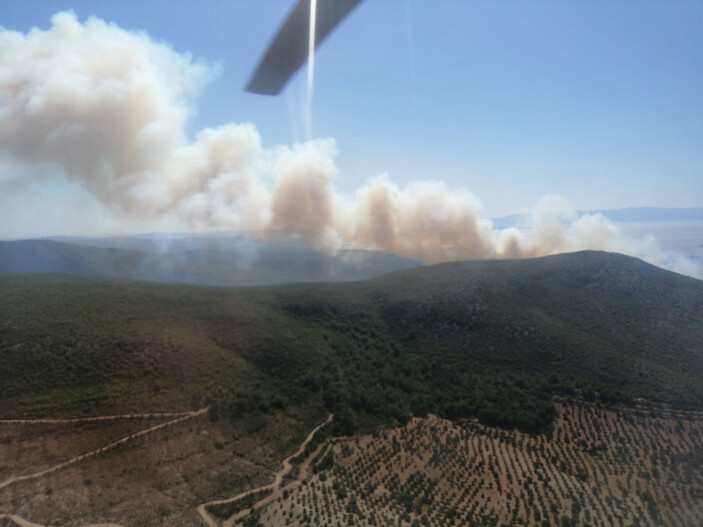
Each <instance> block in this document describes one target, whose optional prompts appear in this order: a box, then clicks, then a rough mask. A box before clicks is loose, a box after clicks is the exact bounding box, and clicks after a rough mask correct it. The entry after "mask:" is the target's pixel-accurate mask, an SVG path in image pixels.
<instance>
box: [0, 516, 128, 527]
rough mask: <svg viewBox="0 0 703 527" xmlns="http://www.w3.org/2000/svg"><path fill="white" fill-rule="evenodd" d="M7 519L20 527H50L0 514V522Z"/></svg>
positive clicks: (110, 526) (107, 526) (103, 526)
mask: <svg viewBox="0 0 703 527" xmlns="http://www.w3.org/2000/svg"><path fill="white" fill-rule="evenodd" d="M2 519H6V520H10V521H11V522H12V523H14V524H15V525H19V526H20V527H50V526H48V525H42V524H41V523H34V522H30V521H28V520H25V519H24V518H22V517H21V516H17V515H16V514H0V520H2ZM84 527H122V526H121V525H117V524H116V523H93V524H91V525H86V526H84Z"/></svg>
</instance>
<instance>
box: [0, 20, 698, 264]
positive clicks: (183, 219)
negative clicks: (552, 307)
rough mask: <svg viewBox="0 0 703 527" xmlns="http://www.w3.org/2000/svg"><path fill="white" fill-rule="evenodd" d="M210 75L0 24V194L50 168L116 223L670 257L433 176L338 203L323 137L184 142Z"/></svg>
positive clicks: (106, 41) (207, 69)
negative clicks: (506, 225) (490, 207)
mask: <svg viewBox="0 0 703 527" xmlns="http://www.w3.org/2000/svg"><path fill="white" fill-rule="evenodd" d="M216 73H217V67H216V66H212V65H208V64H205V63H202V62H199V61H197V60H194V59H193V58H192V57H191V56H190V55H187V54H179V53H177V52H176V51H174V50H173V49H171V48H170V47H169V46H167V45H165V44H163V43H158V42H154V41H153V40H152V39H151V38H150V37H149V36H148V35H146V34H144V33H139V32H132V31H126V30H124V29H122V28H120V27H118V26H116V25H114V24H110V23H107V22H104V21H102V20H100V19H97V18H89V19H88V20H87V21H85V22H84V23H82V22H80V21H79V20H78V19H77V18H76V16H75V14H73V13H72V12H63V13H59V14H57V15H55V16H54V17H53V18H52V25H51V27H50V28H49V29H48V30H40V29H32V30H30V31H29V32H27V33H19V32H14V31H9V30H3V29H0V169H1V170H0V172H1V174H0V189H1V190H2V194H3V196H4V199H5V201H7V200H10V199H11V197H12V196H13V195H15V194H16V193H18V192H23V191H24V192H26V191H27V189H31V188H34V189H36V188H37V186H38V184H43V185H48V184H49V183H50V180H51V178H55V177H56V174H57V173H58V174H59V176H60V177H61V178H63V179H64V180H68V181H70V182H72V184H73V185H75V186H77V187H78V188H79V189H80V191H81V192H83V193H87V194H88V195H90V196H93V197H94V198H95V199H96V200H97V202H99V203H100V204H101V206H102V207H103V208H104V210H105V211H106V215H107V216H109V217H112V218H114V219H115V223H122V224H123V226H124V225H126V226H127V228H129V227H132V228H134V227H135V226H142V228H152V229H153V228H155V227H154V226H161V227H164V226H168V227H169V228H172V229H179V230H188V231H198V230H246V231H259V232H262V231H267V230H282V231H296V232H300V233H303V234H304V235H305V236H306V239H308V240H309V241H310V243H311V244H312V245H313V246H314V247H316V248H318V249H321V250H325V251H326V252H328V253H334V252H335V251H337V250H338V249H339V248H340V247H342V246H349V247H364V248H373V249H379V250H383V251H390V252H394V253H398V254H401V255H403V256H408V257H413V258H419V259H422V260H424V261H429V262H436V261H445V260H454V259H476V258H517V257H526V256H540V255H547V254H553V253H558V252H564V251H573V250H579V249H604V250H611V251H619V252H626V253H629V254H634V255H637V256H641V257H645V258H646V259H648V260H650V261H652V262H653V263H657V264H659V265H663V264H666V263H667V262H665V260H664V256H663V255H662V254H661V252H659V251H658V250H657V249H656V247H655V246H654V245H653V244H652V243H651V242H646V243H642V244H640V245H638V246H633V245H632V244H630V243H629V242H626V241H625V240H624V239H623V237H622V236H621V234H620V233H619V231H618V229H617V228H616V226H615V225H613V224H612V223H610V222H609V221H608V220H607V219H606V218H604V217H603V216H600V215H585V216H580V217H579V216H578V215H577V214H576V212H575V211H574V210H573V209H572V208H571V207H570V206H569V205H568V204H567V203H565V202H564V201H563V200H560V199H558V198H545V199H544V200H542V201H541V202H540V203H539V204H538V205H537V207H536V209H535V211H534V212H535V213H534V216H533V218H534V220H533V224H532V225H530V226H529V228H527V229H516V228H511V229H495V228H494V227H493V224H492V222H491V221H490V220H487V219H482V218H481V215H480V213H481V205H480V202H479V201H478V199H477V198H476V197H475V196H474V195H473V194H471V193H470V192H468V191H466V190H464V189H460V188H459V189H457V188H447V187H446V186H445V185H444V184H442V183H440V182H437V181H422V182H414V183H411V184H409V185H407V186H405V187H403V188H401V187H399V186H398V185H396V184H394V183H393V182H392V181H391V179H390V178H389V177H388V176H386V175H379V176H376V177H373V178H371V179H369V181H368V182H367V183H366V184H365V185H364V186H363V187H362V188H361V189H360V190H359V191H358V192H357V193H356V196H354V197H353V198H344V197H343V196H341V195H340V194H339V193H338V192H336V190H335V187H334V180H335V177H336V176H337V168H336V165H335V155H336V145H335V142H334V141H333V140H330V139H325V140H314V141H309V142H306V143H304V144H296V145H293V146H290V147H278V148H274V149H264V148H263V147H262V143H261V138H260V137H259V134H258V132H257V130H256V128H255V127H254V126H253V125H251V124H228V125H225V126H221V127H217V128H207V129H204V130H202V131H200V132H199V133H198V134H197V135H196V137H195V139H194V140H190V141H189V140H188V138H187V137H186V133H185V129H186V124H187V121H188V118H189V116H190V115H191V114H192V111H193V108H194V101H195V99H196V97H197V95H198V92H199V90H200V88H201V87H202V86H203V85H204V84H205V83H206V82H208V80H210V79H211V78H212V77H213V76H214V75H215V74H216ZM23 189H24V190H23ZM45 198H46V195H45ZM71 206H72V205H71ZM6 225H10V223H9V222H8V223H7V224H6ZM47 227H48V228H51V227H52V225H48V226H47ZM6 228H9V227H6ZM0 234H5V235H7V234H10V233H8V232H4V233H0ZM52 234H56V233H52ZM687 271H688V272H691V270H690V269H688V270H687Z"/></svg>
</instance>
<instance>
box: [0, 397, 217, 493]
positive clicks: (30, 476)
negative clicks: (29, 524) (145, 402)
mask: <svg viewBox="0 0 703 527" xmlns="http://www.w3.org/2000/svg"><path fill="white" fill-rule="evenodd" d="M207 411H208V409H207V408H203V409H201V410H198V411H195V412H186V413H185V414H179V415H181V417H179V418H177V419H173V420H171V421H166V422H165V423H161V424H158V425H156V426H152V427H151V428H146V429H144V430H140V431H139V432H136V433H134V434H131V435H128V436H125V437H123V438H121V439H118V440H117V441H113V442H112V443H109V444H107V445H105V446H103V447H100V448H98V449H96V450H92V451H91V452H86V453H85V454H81V455H80V456H76V457H73V458H71V459H69V460H68V461H64V462H63V463H59V464H58V465H54V466H53V467H49V468H47V469H46V470H42V471H40V472H35V473H33V474H25V475H24V476H17V477H12V478H10V479H7V480H5V481H3V482H2V483H0V490H2V489H4V488H5V487H8V486H10V485H12V484H13V483H19V482H20V481H27V480H30V479H35V478H40V477H42V476H46V475H47V474H51V473H52V472H56V471H57V470H61V469H62V468H66V467H68V466H70V465H74V464H76V463H78V462H80V461H83V460H84V459H87V458H89V457H93V456H96V455H98V454H102V453H103V452H107V451H108V450H110V449H112V448H115V447H116V446H118V445H121V444H124V443H126V442H127V441H131V440H132V439H136V438H138V437H141V436H143V435H146V434H149V433H151V432H155V431H156V430H160V429H161V428H165V427H167V426H171V425H174V424H176V423H179V422H181V421H185V420H186V419H190V418H192V417H195V416H198V415H202V414H204V413H205V412H207ZM144 415H149V414H144Z"/></svg>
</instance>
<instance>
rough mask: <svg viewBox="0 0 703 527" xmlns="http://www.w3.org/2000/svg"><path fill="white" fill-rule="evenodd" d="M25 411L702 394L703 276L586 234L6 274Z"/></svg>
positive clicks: (531, 406) (10, 352) (253, 409)
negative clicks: (482, 256) (573, 244)
mask: <svg viewBox="0 0 703 527" xmlns="http://www.w3.org/2000/svg"><path fill="white" fill-rule="evenodd" d="M0 296H1V297H2V298H3V301H2V303H1V304H0V403H1V405H2V407H3V412H4V413H6V414H11V415H29V414H34V415H37V414H46V413H63V414H75V413H76V412H79V411H83V412H87V413H97V412H104V411H107V410H118V409H137V408H139V409H143V408H144V407H149V408H151V409H166V408H182V407H183V406H184V405H190V406H197V405H199V404H202V403H203V402H204V401H206V400H207V401H210V402H212V403H213V408H214V410H213V415H214V414H215V413H216V414H219V415H221V416H223V417H227V416H229V417H237V416H239V415H242V414H245V413H247V414H248V413H261V412H269V411H272V410H274V409H277V408H286V407H290V406H296V405H302V404H306V403H307V402H308V401H309V400H312V399H311V396H312V395H313V394H316V393H317V394H319V393H320V392H321V393H322V395H323V399H324V401H325V404H326V405H327V407H328V408H329V409H330V410H333V411H335V412H336V414H337V419H336V420H335V421H336V423H337V427H338V428H339V431H340V432H351V431H352V430H355V429H359V428H362V429H363V428H369V427H373V426H374V425H375V424H378V423H381V422H394V421H397V422H403V421H405V420H407V419H408V417H409V416H410V415H411V414H416V415H422V414H424V413H426V412H432V413H437V414H439V415H441V416H445V417H450V418H452V417H459V416H478V417H479V418H480V419H481V420H482V421H483V422H486V423H489V424H497V425H502V426H509V427H512V426H516V427H518V428H521V429H523V430H527V431H539V430H542V429H544V428H545V427H548V426H549V425H550V423H551V421H552V419H553V412H554V409H553V405H552V396H553V395H554V394H579V395H581V396H583V397H586V398H599V399H601V400H605V401H612V402H616V401H617V402H632V401H635V400H637V399H640V398H642V399H646V400H648V401H654V402H662V403H668V404H672V405H675V406H679V407H694V408H702V407H703V346H702V345H701V342H703V282H701V281H698V280H695V279H692V278H687V277H684V276H680V275H677V274H674V273H670V272H667V271H664V270H661V269H659V268H656V267H653V266H650V265H648V264H645V263H644V262H642V261H639V260H636V259H634V258H630V257H625V256H622V255H617V254H608V253H601V252H581V253H572V254H566V255H559V256H553V257H547V258H541V259H532V260H514V261H483V262H465V263H450V264H442V265H436V266H431V267H423V268H417V269H411V270H407V271H401V272H397V273H393V274H391V275H386V276H383V277H380V278H377V279H374V280H368V281H363V282H351V283H336V284H296V285H286V286H271V287H258V288H207V287H195V286H180V285H179V286H174V285H163V284H154V283H142V282H130V281H120V280H112V279H98V278H86V277H69V276H62V275H0Z"/></svg>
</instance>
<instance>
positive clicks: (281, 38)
mask: <svg viewBox="0 0 703 527" xmlns="http://www.w3.org/2000/svg"><path fill="white" fill-rule="evenodd" d="M360 2H361V0H317V8H316V24H315V47H317V46H318V45H319V44H320V43H321V42H322V41H323V40H324V39H325V37H327V35H329V33H330V32H331V31H332V30H333V29H334V28H335V26H336V25H337V24H339V22H341V21H342V19H343V18H344V17H346V16H347V15H348V14H349V13H350V12H351V10H352V9H354V8H355V7H356V6H357V4H359V3H360ZM310 3H311V0H299V1H298V3H297V4H296V5H295V7H294V8H293V10H292V11H291V12H290V14H289V15H288V18H287V19H286V21H285V22H284V23H283V25H282V26H281V29H280V30H279V31H278V33H277V34H276V37H275V38H274V39H273V41H272V42H271V44H270V45H269V47H268V49H267V50H266V54H265V55H264V57H263V59H261V62H259V66H258V67H257V69H256V71H255V72H254V75H253V76H252V78H251V79H250V80H249V83H248V84H247V87H246V90H247V91H249V92H252V93H259V94H262V95H278V94H279V93H280V92H281V90H282V89H283V87H284V86H285V85H286V83H287V82H288V80H289V79H290V78H291V77H292V76H293V74H294V73H295V72H296V71H298V69H300V67H301V66H302V65H303V62H305V60H306V59H307V56H308V39H309V32H310Z"/></svg>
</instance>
